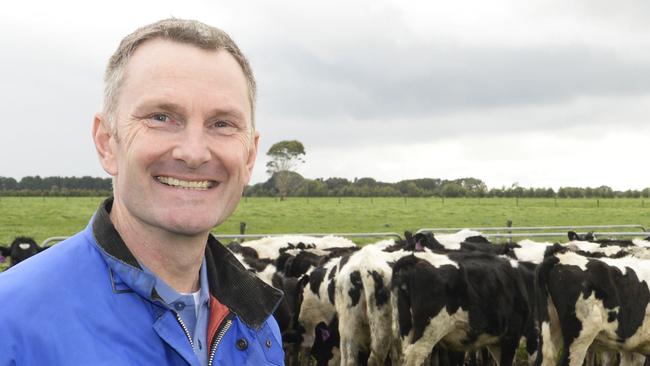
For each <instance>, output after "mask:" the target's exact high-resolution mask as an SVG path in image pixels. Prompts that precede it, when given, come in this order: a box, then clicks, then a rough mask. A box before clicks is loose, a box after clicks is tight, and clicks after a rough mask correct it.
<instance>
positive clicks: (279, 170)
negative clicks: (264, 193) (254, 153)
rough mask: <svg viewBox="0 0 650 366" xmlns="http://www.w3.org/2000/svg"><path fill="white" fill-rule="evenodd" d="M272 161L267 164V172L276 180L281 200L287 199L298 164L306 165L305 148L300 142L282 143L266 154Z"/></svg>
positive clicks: (276, 144)
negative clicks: (304, 158) (293, 173)
mask: <svg viewBox="0 0 650 366" xmlns="http://www.w3.org/2000/svg"><path fill="white" fill-rule="evenodd" d="M266 155H267V156H268V157H270V158H271V160H270V161H269V162H268V163H266V172H267V173H269V175H271V177H272V178H275V188H276V189H277V190H278V194H279V195H280V199H281V200H284V198H285V197H287V193H288V190H289V185H290V183H291V178H292V175H291V174H288V172H293V170H294V169H295V168H296V166H297V165H298V164H301V163H304V162H305V161H304V160H303V158H302V157H303V156H304V155H305V147H304V146H303V145H302V143H301V142H300V141H298V140H285V141H280V142H277V143H275V144H273V146H271V148H270V149H269V151H268V152H267V153H266Z"/></svg>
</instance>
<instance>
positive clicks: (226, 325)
mask: <svg viewBox="0 0 650 366" xmlns="http://www.w3.org/2000/svg"><path fill="white" fill-rule="evenodd" d="M230 326H232V319H228V320H227V321H226V323H224V324H223V326H222V327H221V329H220V330H219V332H218V333H217V336H216V337H214V340H213V341H212V347H211V349H210V357H209V358H208V366H212V362H213V361H214V355H215V354H216V353H217V347H218V346H219V343H220V342H221V339H222V338H223V336H224V335H225V334H226V332H227V331H228V329H229V328H230Z"/></svg>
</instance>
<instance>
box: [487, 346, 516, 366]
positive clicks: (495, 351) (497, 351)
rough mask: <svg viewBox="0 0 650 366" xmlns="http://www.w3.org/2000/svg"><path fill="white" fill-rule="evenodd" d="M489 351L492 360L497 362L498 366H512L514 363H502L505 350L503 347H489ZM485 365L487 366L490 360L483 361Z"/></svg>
mask: <svg viewBox="0 0 650 366" xmlns="http://www.w3.org/2000/svg"><path fill="white" fill-rule="evenodd" d="M487 349H488V351H489V352H490V355H491V356H492V359H493V360H495V361H496V363H497V366H500V365H504V366H510V365H512V361H511V362H510V363H503V362H502V357H503V351H504V350H503V349H502V348H501V346H497V345H490V346H487ZM482 361H483V363H482V364H483V365H486V364H487V362H489V360H486V359H483V360H482Z"/></svg>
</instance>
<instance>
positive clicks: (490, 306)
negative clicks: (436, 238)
mask: <svg viewBox="0 0 650 366" xmlns="http://www.w3.org/2000/svg"><path fill="white" fill-rule="evenodd" d="M517 266H518V263H517V262H516V261H513V260H510V259H506V258H503V257H499V256H495V255H492V254H490V253H483V252H455V253H452V252H449V253H447V254H444V255H443V254H436V253H429V252H422V253H415V254H413V255H409V256H406V257H403V258H401V259H400V260H398V261H397V262H396V264H395V266H394V267H393V280H392V283H391V289H392V298H391V301H393V308H394V311H393V322H394V329H395V330H398V331H399V336H400V340H401V342H402V361H401V362H400V365H411V366H414V365H422V364H423V362H424V361H425V360H426V359H427V357H428V356H429V353H430V352H431V349H432V348H433V346H435V345H437V344H441V345H443V346H445V347H446V348H448V349H450V350H454V351H473V350H476V349H479V348H482V347H486V346H487V347H488V349H489V350H490V353H492V355H493V357H494V358H495V359H496V360H498V363H499V364H501V365H511V364H512V362H513V359H514V357H515V353H516V350H517V348H518V346H519V341H520V339H521V337H522V335H523V333H524V329H525V324H526V321H527V319H528V317H529V315H530V305H529V300H528V293H527V290H526V287H525V284H524V281H523V279H522V278H521V276H520V274H519V272H518V271H517V270H516V267H517Z"/></svg>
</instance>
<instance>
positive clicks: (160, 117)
mask: <svg viewBox="0 0 650 366" xmlns="http://www.w3.org/2000/svg"><path fill="white" fill-rule="evenodd" d="M151 119H152V120H154V121H156V122H169V120H170V118H169V116H167V115H165V114H161V113H156V114H154V115H152V116H151Z"/></svg>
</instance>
